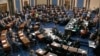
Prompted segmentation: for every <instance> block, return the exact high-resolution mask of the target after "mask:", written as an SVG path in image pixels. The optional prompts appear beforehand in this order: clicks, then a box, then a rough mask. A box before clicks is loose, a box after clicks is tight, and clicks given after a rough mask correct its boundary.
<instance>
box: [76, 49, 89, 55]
mask: <svg viewBox="0 0 100 56" xmlns="http://www.w3.org/2000/svg"><path fill="white" fill-rule="evenodd" d="M77 53H79V54H82V55H87V51H86V50H83V49H78V52H77Z"/></svg>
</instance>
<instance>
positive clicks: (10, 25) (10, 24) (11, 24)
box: [6, 18, 19, 28]
mask: <svg viewBox="0 0 100 56" xmlns="http://www.w3.org/2000/svg"><path fill="white" fill-rule="evenodd" d="M18 20H19V18H17V19H15V20H13V21H11V22H10V23H9V24H7V25H6V27H7V28H10V27H12V26H13V25H14V23H15V22H17V21H18Z"/></svg>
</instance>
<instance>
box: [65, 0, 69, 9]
mask: <svg viewBox="0 0 100 56" xmlns="http://www.w3.org/2000/svg"><path fill="white" fill-rule="evenodd" d="M65 7H66V8H67V9H69V8H70V0H65Z"/></svg>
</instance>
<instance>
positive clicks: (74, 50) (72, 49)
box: [68, 47, 78, 53]
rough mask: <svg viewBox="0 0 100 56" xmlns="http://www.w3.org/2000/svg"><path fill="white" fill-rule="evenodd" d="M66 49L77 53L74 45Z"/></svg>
mask: <svg viewBox="0 0 100 56" xmlns="http://www.w3.org/2000/svg"><path fill="white" fill-rule="evenodd" d="M68 51H70V52H74V53H77V51H78V48H75V47H69V48H68Z"/></svg>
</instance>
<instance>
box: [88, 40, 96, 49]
mask: <svg viewBox="0 0 100 56" xmlns="http://www.w3.org/2000/svg"><path fill="white" fill-rule="evenodd" d="M88 43H89V47H92V48H96V44H95V42H94V41H88Z"/></svg>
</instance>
